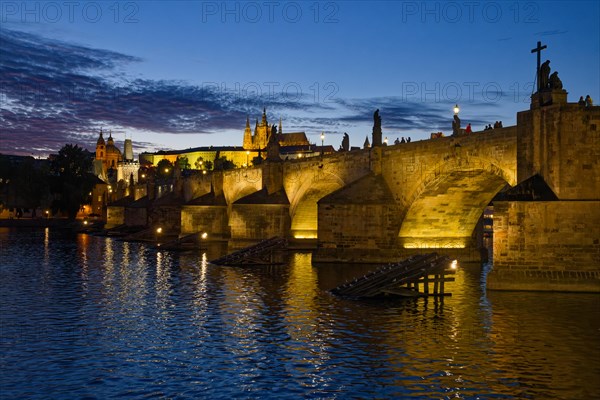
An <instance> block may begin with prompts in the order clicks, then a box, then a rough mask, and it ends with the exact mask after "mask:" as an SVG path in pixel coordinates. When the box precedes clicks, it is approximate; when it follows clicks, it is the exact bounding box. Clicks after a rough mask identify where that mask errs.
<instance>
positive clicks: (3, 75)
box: [0, 29, 326, 154]
mask: <svg viewBox="0 0 600 400" xmlns="http://www.w3.org/2000/svg"><path fill="white" fill-rule="evenodd" d="M0 43H1V46H2V54H3V57H2V58H1V59H0V101H2V105H3V107H2V110H1V112H0V123H1V126H2V128H1V130H2V131H1V132H0V133H1V134H2V137H3V140H2V142H1V144H0V152H5V153H11V152H15V151H16V152H19V153H22V152H27V153H28V154H29V149H30V148H31V143H37V148H39V149H44V150H54V151H56V150H58V149H59V148H60V147H61V146H62V145H64V144H65V143H67V142H69V141H72V142H74V143H76V144H80V145H84V146H86V147H89V146H90V145H93V144H94V143H95V138H91V137H90V136H95V135H90V133H91V132H92V131H96V130H97V129H98V128H99V126H102V125H104V126H105V127H107V126H108V127H121V128H123V129H135V130H142V131H151V132H157V133H171V134H177V133H200V134H202V133H215V132H218V131H220V130H225V129H239V128H240V125H241V126H242V128H243V123H244V121H245V119H246V116H247V115H252V114H255V113H256V112H257V110H260V109H261V108H262V107H263V106H265V105H266V106H269V107H276V108H279V109H288V110H300V109H306V108H307V106H308V107H313V108H314V107H317V108H326V106H324V105H319V104H308V103H307V101H306V99H305V98H302V97H301V98H299V99H293V100H292V101H290V99H287V98H277V97H272V98H264V97H260V96H256V95H254V94H253V93H235V92H232V91H227V90H219V88H214V87H212V86H210V85H207V86H204V87H199V86H194V85H190V84H188V83H186V82H179V81H168V80H149V79H128V77H127V76H126V75H124V74H123V69H124V67H125V66H127V65H128V64H131V63H138V62H141V61H142V60H140V59H139V58H136V57H133V56H129V55H125V54H121V53H117V52H113V51H109V50H99V49H92V48H88V47H84V46H79V45H74V44H70V43H65V42H60V41H56V40H50V39H46V38H43V37H40V36H38V35H34V34H30V33H24V32H18V31H13V30H7V29H0ZM307 97H308V96H307Z"/></svg>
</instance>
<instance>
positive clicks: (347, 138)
mask: <svg viewBox="0 0 600 400" xmlns="http://www.w3.org/2000/svg"><path fill="white" fill-rule="evenodd" d="M348 150H350V136H348V134H347V133H346V132H344V138H343V139H342V151H348Z"/></svg>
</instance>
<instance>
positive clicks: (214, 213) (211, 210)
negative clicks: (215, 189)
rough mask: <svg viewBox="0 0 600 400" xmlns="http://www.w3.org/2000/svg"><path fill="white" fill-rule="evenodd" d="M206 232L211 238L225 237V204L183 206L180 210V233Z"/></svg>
mask: <svg viewBox="0 0 600 400" xmlns="http://www.w3.org/2000/svg"><path fill="white" fill-rule="evenodd" d="M195 232H207V233H208V234H209V236H210V237H211V238H215V237H220V238H223V237H227V236H228V235H229V227H228V225H227V207H226V206H183V207H182V210H181V234H182V235H186V234H191V233H195Z"/></svg>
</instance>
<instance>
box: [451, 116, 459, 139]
mask: <svg viewBox="0 0 600 400" xmlns="http://www.w3.org/2000/svg"><path fill="white" fill-rule="evenodd" d="M452 134H453V135H460V118H458V114H454V120H453V121H452Z"/></svg>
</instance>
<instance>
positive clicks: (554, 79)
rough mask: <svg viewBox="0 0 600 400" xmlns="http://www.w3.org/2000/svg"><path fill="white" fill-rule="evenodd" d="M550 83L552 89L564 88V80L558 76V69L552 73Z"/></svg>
mask: <svg viewBox="0 0 600 400" xmlns="http://www.w3.org/2000/svg"><path fill="white" fill-rule="evenodd" d="M549 84H550V89H551V90H562V89H563V84H562V81H561V80H560V78H559V77H558V71H554V72H553V73H552V75H550V79H549Z"/></svg>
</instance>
